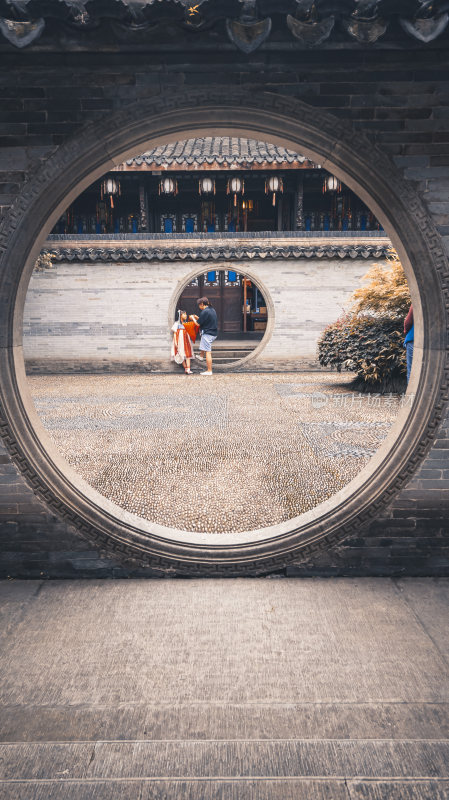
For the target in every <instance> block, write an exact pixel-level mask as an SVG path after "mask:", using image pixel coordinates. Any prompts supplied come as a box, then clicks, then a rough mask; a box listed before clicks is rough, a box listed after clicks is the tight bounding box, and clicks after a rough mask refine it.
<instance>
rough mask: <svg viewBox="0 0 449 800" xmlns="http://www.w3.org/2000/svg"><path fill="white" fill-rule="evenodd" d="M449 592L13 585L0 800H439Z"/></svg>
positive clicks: (262, 582) (8, 592)
mask: <svg viewBox="0 0 449 800" xmlns="http://www.w3.org/2000/svg"><path fill="white" fill-rule="evenodd" d="M448 599H449V580H444V579H440V580H437V579H403V580H390V579H352V580H350V579H310V580H297V579H269V578H260V579H236V580H234V579H232V580H221V579H220V580H147V581H145V580H129V581H115V582H114V581H66V582H64V581H53V582H39V581H37V582H36V581H29V582H27V581H4V582H2V583H0V600H1V609H0V617H1V634H0V638H1V644H2V647H1V656H0V674H1V695H0V741H1V742H2V743H1V744H0V798H1V800H12V798H14V800H31V799H32V800H53V799H56V798H58V800H85V799H86V800H87V799H89V800H90V799H91V798H93V800H106V798H107V800H111V799H112V800H115V798H120V800H156V799H157V800H178V798H182V800H184V799H185V798H186V799H187V800H215V798H217V800H218V799H219V800H222V798H223V800H247V798H248V800H384V798H385V800H386V799H387V798H388V800H443V798H448V797H449V741H448V732H449V716H448V709H449V698H448V657H449V632H448V626H447V607H448Z"/></svg>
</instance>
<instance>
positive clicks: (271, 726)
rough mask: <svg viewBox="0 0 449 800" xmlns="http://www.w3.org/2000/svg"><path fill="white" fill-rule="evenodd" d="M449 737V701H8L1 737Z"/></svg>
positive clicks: (1, 710)
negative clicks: (92, 703)
mask: <svg viewBox="0 0 449 800" xmlns="http://www.w3.org/2000/svg"><path fill="white" fill-rule="evenodd" d="M189 738H191V739H194V740H198V741H200V740H224V741H232V740H246V741H249V740H251V739H256V740H259V741H261V740H265V739H266V740H267V741H275V740H276V739H281V740H286V739H296V740H308V739H311V740H319V739H335V740H338V739H343V740H360V739H369V740H371V739H373V740H382V739H386V740H394V739H398V740H403V739H415V740H416V739H438V740H441V739H448V738H449V703H401V702H397V703H379V702H373V703H294V702H292V703H285V704H284V703H276V704H274V705H272V704H270V703H248V704H247V703H223V702H214V703H194V702H191V703H176V704H172V703H165V704H163V705H151V704H147V703H144V702H143V703H135V702H133V703H126V702H121V703H116V704H114V705H113V706H109V705H105V706H102V705H86V704H84V703H83V704H72V705H62V706H61V705H54V706H53V705H49V704H45V705H37V704H36V705H34V704H32V703H30V704H29V705H28V704H27V705H17V704H14V705H2V706H0V742H51V741H55V742H71V741H92V742H93V741H96V740H107V739H108V740H136V741H138V740H143V739H145V740H159V741H161V740H164V741H169V740H173V741H176V740H187V739H189Z"/></svg>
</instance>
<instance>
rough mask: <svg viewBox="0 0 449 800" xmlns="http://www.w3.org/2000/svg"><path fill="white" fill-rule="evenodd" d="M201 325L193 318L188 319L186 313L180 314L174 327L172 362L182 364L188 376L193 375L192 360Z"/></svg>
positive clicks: (180, 312)
mask: <svg viewBox="0 0 449 800" xmlns="http://www.w3.org/2000/svg"><path fill="white" fill-rule="evenodd" d="M199 327H200V326H199V325H198V323H197V322H196V320H195V318H194V317H193V316H191V317H190V319H188V317H187V312H186V311H179V312H178V321H177V322H175V324H174V325H173V327H172V331H173V342H172V348H171V358H172V361H176V363H177V364H182V365H183V367H184V370H185V373H186V375H191V374H192V370H191V369H190V359H191V358H193V342H194V341H195V339H196V337H197V333H198V330H199Z"/></svg>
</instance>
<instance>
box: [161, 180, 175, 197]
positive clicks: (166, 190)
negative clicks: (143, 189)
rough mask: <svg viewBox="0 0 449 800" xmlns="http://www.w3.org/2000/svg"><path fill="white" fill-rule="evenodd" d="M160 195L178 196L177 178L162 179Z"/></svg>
mask: <svg viewBox="0 0 449 800" xmlns="http://www.w3.org/2000/svg"><path fill="white" fill-rule="evenodd" d="M159 194H174V195H177V194H178V181H177V180H176V179H175V178H169V177H166V178H161V180H160V181H159Z"/></svg>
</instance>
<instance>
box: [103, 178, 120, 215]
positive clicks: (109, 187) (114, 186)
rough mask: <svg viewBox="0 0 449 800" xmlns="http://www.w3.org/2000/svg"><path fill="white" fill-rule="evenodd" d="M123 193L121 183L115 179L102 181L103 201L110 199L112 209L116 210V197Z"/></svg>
mask: <svg viewBox="0 0 449 800" xmlns="http://www.w3.org/2000/svg"><path fill="white" fill-rule="evenodd" d="M121 193H122V187H121V185H120V181H117V180H116V179H115V178H105V179H104V180H103V181H101V186H100V196H101V199H102V200H104V198H105V197H109V200H110V203H111V208H114V195H117V196H120V195H121Z"/></svg>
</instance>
